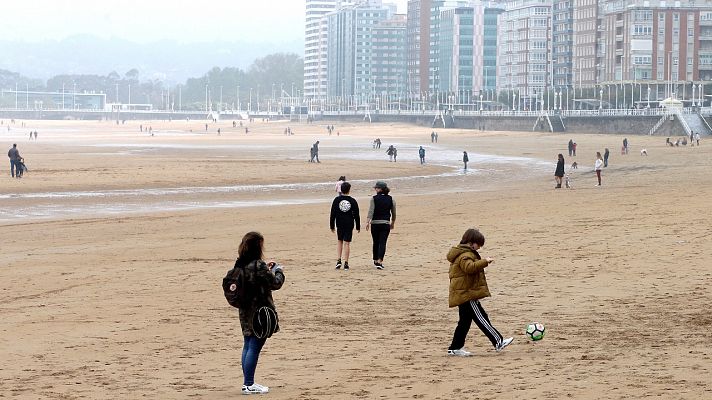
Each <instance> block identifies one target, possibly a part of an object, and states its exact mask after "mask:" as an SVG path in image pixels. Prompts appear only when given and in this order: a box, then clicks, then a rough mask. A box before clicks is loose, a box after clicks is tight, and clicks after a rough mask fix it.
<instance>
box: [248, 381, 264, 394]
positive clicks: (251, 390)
mask: <svg viewBox="0 0 712 400" xmlns="http://www.w3.org/2000/svg"><path fill="white" fill-rule="evenodd" d="M268 392H269V388H268V387H267V386H262V385H260V384H258V383H253V384H252V385H250V386H246V385H242V394H265V393H268Z"/></svg>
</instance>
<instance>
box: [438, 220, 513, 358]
mask: <svg viewBox="0 0 712 400" xmlns="http://www.w3.org/2000/svg"><path fill="white" fill-rule="evenodd" d="M484 245H485V237H484V235H483V234H482V233H481V232H480V231H478V230H477V229H468V230H466V231H465V233H464V234H463V235H462V240H460V244H458V245H457V246H454V247H452V248H451V249H450V251H449V252H448V253H447V260H448V261H450V272H449V275H450V295H449V301H448V303H449V305H450V307H458V310H459V313H460V320H459V321H458V322H457V328H455V334H454V335H453V338H452V343H451V344H450V347H448V350H447V354H448V355H451V356H460V357H467V356H470V355H471V354H472V353H470V352H469V351H467V350H465V339H466V338H467V333H468V332H469V331H470V326H471V325H472V321H475V323H476V324H477V327H478V328H480V330H481V331H482V333H484V334H485V335H486V336H487V338H488V339H489V340H490V342H492V346H494V348H495V350H497V351H502V350H503V349H504V348H505V347H507V346H509V344H510V343H512V340H514V338H511V337H510V338H506V339H505V338H504V337H503V336H502V334H500V333H499V331H498V330H497V329H495V327H494V326H492V323H491V322H490V320H489V316H487V313H486V312H485V310H484V309H483V308H482V305H481V304H480V300H481V299H483V298H485V297H489V296H490V292H489V288H488V287H487V279H486V278H485V268H487V266H488V265H490V264H492V263H493V262H494V259H492V258H490V257H487V258H485V259H482V257H480V255H479V253H478V252H477V250H479V249H480V248H482V246H484Z"/></svg>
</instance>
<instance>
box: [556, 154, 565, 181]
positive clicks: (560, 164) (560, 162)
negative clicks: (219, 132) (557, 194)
mask: <svg viewBox="0 0 712 400" xmlns="http://www.w3.org/2000/svg"><path fill="white" fill-rule="evenodd" d="M564 163H565V161H564V155H563V154H561V153H559V157H558V158H557V160H556V171H554V180H555V181H556V188H555V189H561V183H562V181H563V179H564Z"/></svg>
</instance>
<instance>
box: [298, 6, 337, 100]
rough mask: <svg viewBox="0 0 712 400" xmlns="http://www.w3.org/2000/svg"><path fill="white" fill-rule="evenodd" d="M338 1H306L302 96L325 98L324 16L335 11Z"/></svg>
mask: <svg viewBox="0 0 712 400" xmlns="http://www.w3.org/2000/svg"><path fill="white" fill-rule="evenodd" d="M341 3H342V2H341V1H340V0H306V28H305V32H304V96H305V97H306V98H311V99H314V98H323V97H324V96H326V78H327V77H326V74H327V71H326V64H327V54H326V51H327V44H328V41H327V33H328V31H327V24H326V19H325V15H326V14H328V13H330V12H332V11H334V10H336V9H337V8H338V7H339V5H340V4H341Z"/></svg>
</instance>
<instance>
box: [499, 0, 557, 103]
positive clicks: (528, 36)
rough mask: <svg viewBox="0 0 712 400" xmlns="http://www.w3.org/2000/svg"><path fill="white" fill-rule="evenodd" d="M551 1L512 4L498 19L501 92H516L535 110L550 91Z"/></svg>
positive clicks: (522, 0) (527, 0) (518, 0)
mask: <svg viewBox="0 0 712 400" xmlns="http://www.w3.org/2000/svg"><path fill="white" fill-rule="evenodd" d="M551 6H552V3H551V1H550V0H512V1H509V2H507V3H506V10H505V11H504V12H503V13H502V14H500V19H499V26H498V30H499V39H500V42H499V44H498V48H499V56H498V60H499V63H500V65H499V68H498V71H497V88H498V90H506V91H516V92H517V94H518V96H519V102H520V103H521V106H522V107H523V108H524V109H532V110H533V109H535V108H537V107H539V106H540V104H539V103H538V102H539V101H541V100H540V99H542V98H543V97H544V93H545V92H546V91H548V90H549V89H550V88H551V86H552V85H551V44H552V41H551Z"/></svg>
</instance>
